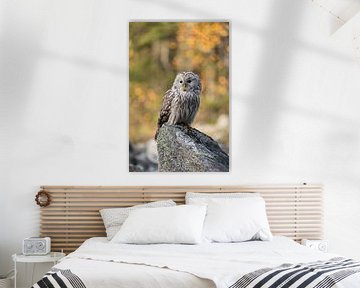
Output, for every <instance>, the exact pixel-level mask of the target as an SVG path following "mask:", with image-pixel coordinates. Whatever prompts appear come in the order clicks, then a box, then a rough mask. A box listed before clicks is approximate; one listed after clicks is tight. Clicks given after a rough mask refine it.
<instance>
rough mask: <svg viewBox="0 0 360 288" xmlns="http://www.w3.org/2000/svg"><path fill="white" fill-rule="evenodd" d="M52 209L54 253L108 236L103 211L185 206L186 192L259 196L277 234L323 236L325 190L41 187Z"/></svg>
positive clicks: (45, 221) (48, 231)
mask: <svg viewBox="0 0 360 288" xmlns="http://www.w3.org/2000/svg"><path fill="white" fill-rule="evenodd" d="M41 188H42V189H44V190H45V191H47V192H48V193H49V194H50V196H51V201H52V202H51V204H50V205H49V206H48V207H44V208H41V214H40V224H41V225H40V231H41V236H49V237H51V238H52V249H53V251H60V250H61V249H63V250H64V252H71V251H74V250H75V249H76V248H77V247H79V246H80V245H81V243H82V242H83V241H84V240H86V239H87V238H90V237H96V236H105V228H104V226H103V223H102V219H101V216H100V213H99V210H100V209H102V208H110V207H129V206H133V205H137V204H142V203H147V202H151V201H159V200H165V199H173V200H174V201H175V202H177V203H178V204H183V203H184V202H185V193H186V192H188V191H189V192H206V193H236V192H258V193H260V194H261V196H262V197H263V198H264V199H265V202H266V207H267V215H268V218H269V223H270V227H271V230H272V232H273V234H274V235H284V236H287V237H291V238H292V239H294V240H295V241H300V240H301V239H303V238H309V239H320V238H321V237H322V224H323V212H322V187H321V185H316V184H307V185H303V184H300V185H297V184H295V185H258V186H255V185H247V186H245V185H244V186H42V187H41Z"/></svg>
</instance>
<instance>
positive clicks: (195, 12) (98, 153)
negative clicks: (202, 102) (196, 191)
mask: <svg viewBox="0 0 360 288" xmlns="http://www.w3.org/2000/svg"><path fill="white" fill-rule="evenodd" d="M0 3H1V6H0V9H1V10H0V13H1V14H0V49H1V54H0V71H1V72H0V89H1V90H0V95H1V106H0V109H1V119H0V123H1V128H2V129H1V130H2V133H1V136H2V137H1V139H2V141H1V144H2V146H3V147H2V149H1V152H2V153H1V156H2V158H3V159H2V161H1V166H2V171H1V185H0V187H1V198H0V221H1V222H0V231H1V233H0V240H1V242H0V249H1V250H0V273H5V272H6V270H8V269H9V268H10V265H11V261H10V255H11V253H14V252H18V251H20V247H21V241H22V239H23V238H24V237H27V236H32V235H37V234H38V231H39V227H38V221H39V212H38V211H39V209H38V207H37V206H36V205H35V203H34V195H35V193H36V192H37V190H38V188H39V185H42V184H64V185H69V184H74V185H75V184H81V185H152V184H156V185H158V184H159V185H168V184H184V183H186V184H189V185H192V184H198V185H201V184H252V183H253V184H271V183H300V182H304V181H306V182H315V183H323V184H324V185H325V209H326V210H325V216H326V220H325V237H326V238H327V239H328V240H329V244H330V250H331V251H332V252H337V253H341V254H345V255H347V256H350V257H357V258H360V250H359V249H357V247H358V243H359V242H360V225H359V220H360V213H359V212H358V211H359V208H360V175H359V174H360V113H359V112H358V111H359V107H360V106H359V105H360V97H359V96H360V81H359V79H360V78H359V76H360V65H359V62H356V60H355V59H354V58H351V57H350V56H349V55H347V54H346V53H345V52H342V51H341V50H339V48H336V47H335V46H334V45H333V43H332V41H331V39H329V34H330V32H331V31H330V30H331V29H330V28H331V25H330V24H331V20H332V19H331V15H330V14H328V13H321V11H320V10H319V9H318V7H314V6H313V4H312V3H311V1H288V0H266V1H264V0H252V1H243V0H241V1H240V0H222V1H220V2H219V1H214V0H201V1H199V0H198V1H190V0H183V1H166V0H152V1H146V0H133V1H115V0H114V1H100V0H98V1H95V0H93V1H89V0H87V1H85V0H83V1H60V0H59V1H48V0H32V1H29V0H23V1H10V0H9V1H2V2H0ZM224 18H225V19H230V20H231V21H232V59H231V60H232V61H231V63H232V69H231V76H232V95H231V106H232V107H231V116H232V123H231V128H232V129H231V143H232V149H231V160H232V161H231V172H230V173H224V174H216V176H215V175H214V174H207V173H203V174H181V178H180V175H179V174H129V173H128V172H127V171H128V158H127V157H128V140H127V129H128V128H127V125H128V121H127V119H128V115H127V113H128V112H127V111H128V109H127V107H128V100H127V97H128V93H127V86H128V84H127V83H128V79H127V78H128V77H127V22H128V20H129V19H224Z"/></svg>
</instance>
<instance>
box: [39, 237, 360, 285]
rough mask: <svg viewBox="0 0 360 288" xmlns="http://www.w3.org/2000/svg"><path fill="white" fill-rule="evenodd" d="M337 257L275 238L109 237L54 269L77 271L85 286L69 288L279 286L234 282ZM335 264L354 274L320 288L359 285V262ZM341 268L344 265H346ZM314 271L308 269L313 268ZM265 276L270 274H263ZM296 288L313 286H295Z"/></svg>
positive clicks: (85, 245) (87, 244)
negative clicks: (147, 240) (169, 240)
mask: <svg viewBox="0 0 360 288" xmlns="http://www.w3.org/2000/svg"><path fill="white" fill-rule="evenodd" d="M337 257H338V255H333V254H329V253H323V252H320V251H315V250H312V249H310V248H307V247H305V246H302V245H300V244H298V243H296V242H294V241H292V240H291V239H289V238H286V237H274V239H273V240H272V241H248V242H242V243H204V244H200V245H175V244H158V245H130V244H112V243H110V242H108V241H107V240H106V238H91V239H89V240H87V241H85V242H84V243H83V244H82V245H81V246H80V247H79V248H78V249H77V250H76V251H75V252H73V253H71V254H69V255H68V256H67V257H65V258H64V259H63V260H62V261H61V262H60V263H59V264H57V265H56V266H55V267H54V269H55V271H71V273H73V274H71V275H76V277H78V279H79V281H80V282H82V284H83V286H76V285H73V286H70V285H69V287H87V288H92V287H122V288H128V287H140V288H148V287H149V288H150V287H151V288H163V287H173V288H178V287H199V288H202V287H208V288H212V287H218V288H229V287H281V286H274V285H273V286H271V285H270V286H266V285H264V286H251V285H250V286H246V285H243V286H241V285H238V284H236V283H240V282H238V281H240V280H241V279H246V281H247V282H248V278H249V277H250V276H251V275H252V276H251V277H253V275H257V276H256V277H258V276H259V275H260V274H256V273H255V274H254V271H260V272H261V273H263V272H264V273H265V272H266V273H271V274H273V272H272V271H273V270H271V269H273V268H274V267H275V268H276V267H279V266H280V267H281V268H282V269H281V270H279V271H286V274H284V273H285V272H282V273H283V274H281V273H279V274H278V275H277V278H274V279H271V281H272V282H271V283H276V281H279V279H281V277H280V276H282V275H288V274H289V272H288V271H290V270H289V269H292V268H293V267H292V266H291V265H292V264H293V265H296V264H298V263H311V265H312V267H315V266H316V267H319V266H320V265H323V264H324V265H325V264H326V265H330V266H329V267H333V266H334V264H333V263H335V262H331V261H333V260H330V259H335V260H336V259H339V258H337ZM318 261H323V262H318ZM325 261H328V262H325ZM336 261H341V263H352V264H351V266H349V267H350V268H349V269H347V271H350V272H351V273H348V275H346V277H343V276H344V274H341V277H342V278H341V280H339V281H336V282H333V284H332V285H331V286H330V284H328V285H327V286H326V285H325V286H321V285H320V286H319V287H349V288H357V287H360V273H359V271H358V270H356V269H359V268H360V264H359V263H355V262H354V261H352V260H349V259H346V260H336ZM343 261H345V262H343ZM346 261H347V262H346ZM349 261H350V262H349ZM314 263H315V264H314ZM306 265H307V264H306ZM311 265H310V266H309V267H311ZM341 265H343V266H341V267H344V265H345V264H341ZM299 267H300V266H299V265H297V266H294V271H296V273H297V274H292V277H293V276H294V275H300V274H301V273H299V272H298V271H308V270H309V268H308V267H300V268H299ZM311 269H312V270H311ZM311 269H310V271H313V270H314V269H313V268H311ZM332 269H334V268H332ZM336 269H338V268H336ZM351 269H352V270H351ZM342 270H343V268H341V269H339V271H340V272H341V271H342ZM315 271H317V270H315ZM329 271H330V270H329ZM294 273H295V272H294ZM315 274H316V273H315ZM249 275H250V276H249ZM74 277H75V276H74ZM259 277H260V276H259ZM283 277H284V276H283ZM312 277H313V276H312ZM265 278H268V276H266V277H265V276H264V279H265ZM80 279H81V280H80ZM294 279H295V278H294ZM302 279H305V276H304V277H302V278H301V279H300V280H301V281H303V280H302ZM319 279H320V278H319ZM339 279H340V276H339ZM300 280H298V281H300ZM320 280H321V279H320ZM320 280H319V281H320ZM325 280H326V279H325ZM325 280H324V281H325ZM316 281H318V280H317V279H316ZM316 281H315V282H316ZM319 281H318V282H319ZM332 281H333V280H332ZM303 282H304V283H306V281H303ZM315 282H314V283H315ZM330 282H331V281H330ZM269 283H270V282H269ZM299 283H300V282H299ZM319 283H320V282H319ZM331 283H332V282H331ZM295 284H296V283H295ZM34 287H37V286H34ZM40 287H41V286H40ZM66 287H68V286H66ZM283 287H288V286H283ZM291 287H293V286H291ZM294 287H309V288H310V287H311V288H312V287H315V286H314V285H312V284H311V285H310V286H306V285H303V286H300V285H297V284H296V285H295V286H294Z"/></svg>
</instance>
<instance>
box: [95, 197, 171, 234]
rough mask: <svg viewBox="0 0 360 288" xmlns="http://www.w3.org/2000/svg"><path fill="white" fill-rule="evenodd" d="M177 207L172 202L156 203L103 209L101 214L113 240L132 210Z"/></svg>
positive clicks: (107, 232) (107, 231)
mask: <svg viewBox="0 0 360 288" xmlns="http://www.w3.org/2000/svg"><path fill="white" fill-rule="evenodd" d="M170 206H176V203H175V202H174V201H172V200H164V201H156V202H150V203H146V204H140V205H135V206H132V207H128V208H109V209H101V210H100V214H101V217H102V219H103V222H104V226H105V228H106V235H107V239H108V240H111V239H112V238H113V237H114V236H115V234H116V233H117V232H118V231H119V230H120V228H121V225H122V224H123V223H124V221H125V220H126V218H127V217H128V216H129V213H130V212H131V211H132V210H135V209H139V208H153V207H170Z"/></svg>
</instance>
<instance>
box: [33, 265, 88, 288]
mask: <svg viewBox="0 0 360 288" xmlns="http://www.w3.org/2000/svg"><path fill="white" fill-rule="evenodd" d="M58 287H59V288H86V287H85V285H84V283H83V282H82V281H81V279H80V278H79V277H78V276H76V275H75V274H73V273H72V272H71V271H70V270H69V269H66V270H61V269H55V268H53V269H51V271H49V272H48V273H46V274H45V276H44V277H43V278H42V279H41V280H40V281H38V282H37V283H36V284H34V285H33V286H32V288H58Z"/></svg>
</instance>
